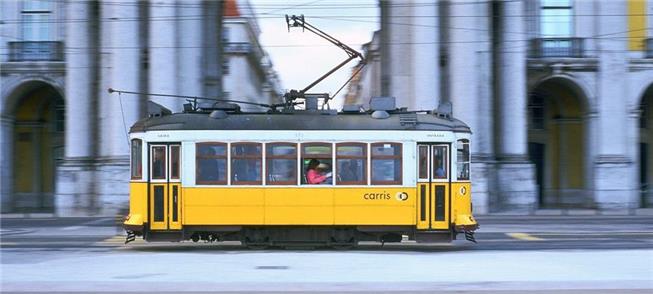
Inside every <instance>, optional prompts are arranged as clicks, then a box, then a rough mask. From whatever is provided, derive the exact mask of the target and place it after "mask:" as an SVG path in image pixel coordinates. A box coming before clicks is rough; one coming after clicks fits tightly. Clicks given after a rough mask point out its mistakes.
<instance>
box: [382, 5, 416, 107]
mask: <svg viewBox="0 0 653 294" xmlns="http://www.w3.org/2000/svg"><path fill="white" fill-rule="evenodd" d="M401 3H404V4H405V2H402V1H388V5H387V8H388V16H387V17H389V18H388V27H389V30H390V33H389V34H388V35H387V36H388V43H387V44H386V46H387V48H388V50H387V52H388V56H387V57H386V56H383V57H381V58H389V60H387V62H388V63H387V64H388V66H389V70H390V71H389V72H388V78H389V80H390V85H389V93H388V95H389V96H392V97H395V98H396V102H397V107H408V110H415V109H416V108H415V107H416V105H415V100H414V97H415V96H414V91H413V78H414V76H413V70H412V68H413V67H414V65H415V64H414V63H413V60H412V58H411V56H410V55H411V54H412V53H413V51H412V46H413V45H412V44H411V42H412V41H413V37H412V35H413V34H414V33H415V31H414V30H415V27H414V26H410V25H405V24H406V23H410V22H411V21H410V19H411V16H412V14H413V12H414V11H413V8H412V6H411V5H402V4H401Z"/></svg>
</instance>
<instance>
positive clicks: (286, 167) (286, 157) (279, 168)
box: [265, 143, 297, 185]
mask: <svg viewBox="0 0 653 294" xmlns="http://www.w3.org/2000/svg"><path fill="white" fill-rule="evenodd" d="M265 156H266V158H267V184H268V185H296V184H297V146H296V145H295V144H290V143H271V144H267V145H266V149H265Z"/></svg>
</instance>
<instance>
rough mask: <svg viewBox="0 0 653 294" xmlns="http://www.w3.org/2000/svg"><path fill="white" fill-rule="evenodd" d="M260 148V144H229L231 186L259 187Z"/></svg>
mask: <svg viewBox="0 0 653 294" xmlns="http://www.w3.org/2000/svg"><path fill="white" fill-rule="evenodd" d="M261 152H262V147H261V144H260V143H234V144H231V184H233V185H261V184H262V178H261V174H262V172H261V169H262V153H261Z"/></svg>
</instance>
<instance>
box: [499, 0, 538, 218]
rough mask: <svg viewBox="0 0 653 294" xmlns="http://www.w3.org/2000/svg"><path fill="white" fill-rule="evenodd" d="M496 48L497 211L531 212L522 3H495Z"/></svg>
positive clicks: (531, 169) (533, 198) (532, 184)
mask: <svg viewBox="0 0 653 294" xmlns="http://www.w3.org/2000/svg"><path fill="white" fill-rule="evenodd" d="M495 7H499V9H500V12H499V15H500V20H499V28H498V32H499V36H498V37H499V40H498V42H499V44H498V46H497V49H498V50H499V52H496V53H495V56H497V60H496V62H495V66H496V67H497V68H496V70H495V73H496V75H497V76H496V77H495V81H496V85H495V86H496V94H497V97H496V99H497V102H498V103H497V106H498V109H497V111H496V113H497V116H496V123H497V125H498V128H497V130H498V132H499V136H497V137H496V139H497V142H495V144H496V147H497V158H498V159H499V163H498V165H497V185H498V186H497V188H498V193H499V195H498V197H499V201H500V204H499V206H500V207H498V209H502V210H521V211H532V210H533V209H534V208H535V204H536V189H535V170H534V166H533V165H532V164H531V163H530V162H529V161H528V149H527V121H526V119H527V116H526V111H527V110H526V103H527V99H528V94H527V91H526V48H527V43H526V41H525V40H524V36H525V34H524V32H525V29H524V27H525V18H524V17H523V16H524V14H525V10H524V3H523V1H512V0H506V1H502V2H500V3H498V5H497V6H495Z"/></svg>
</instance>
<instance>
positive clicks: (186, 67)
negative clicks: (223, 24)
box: [177, 0, 219, 96]
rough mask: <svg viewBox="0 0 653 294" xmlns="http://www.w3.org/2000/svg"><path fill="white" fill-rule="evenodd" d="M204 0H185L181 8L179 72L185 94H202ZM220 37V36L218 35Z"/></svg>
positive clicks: (181, 89)
mask: <svg viewBox="0 0 653 294" xmlns="http://www.w3.org/2000/svg"><path fill="white" fill-rule="evenodd" d="M202 3H203V1H200V0H184V1H182V2H181V7H180V9H179V11H180V13H179V27H180V29H181V32H183V33H182V34H180V36H179V39H180V44H181V48H179V55H180V59H181V61H182V62H180V63H179V68H180V70H179V71H178V72H177V74H178V77H177V81H179V82H181V83H182V84H181V85H178V88H179V89H180V91H181V93H179V94H183V95H191V96H202V95H203V94H204V93H203V91H202V68H203V66H204V65H203V63H202V48H201V47H200V46H201V45H202V41H201V40H202V39H203V38H204V36H203V35H202V19H203V17H200V16H201V15H203V14H204V13H206V12H204V11H203V10H202ZM218 37H219V36H218Z"/></svg>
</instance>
